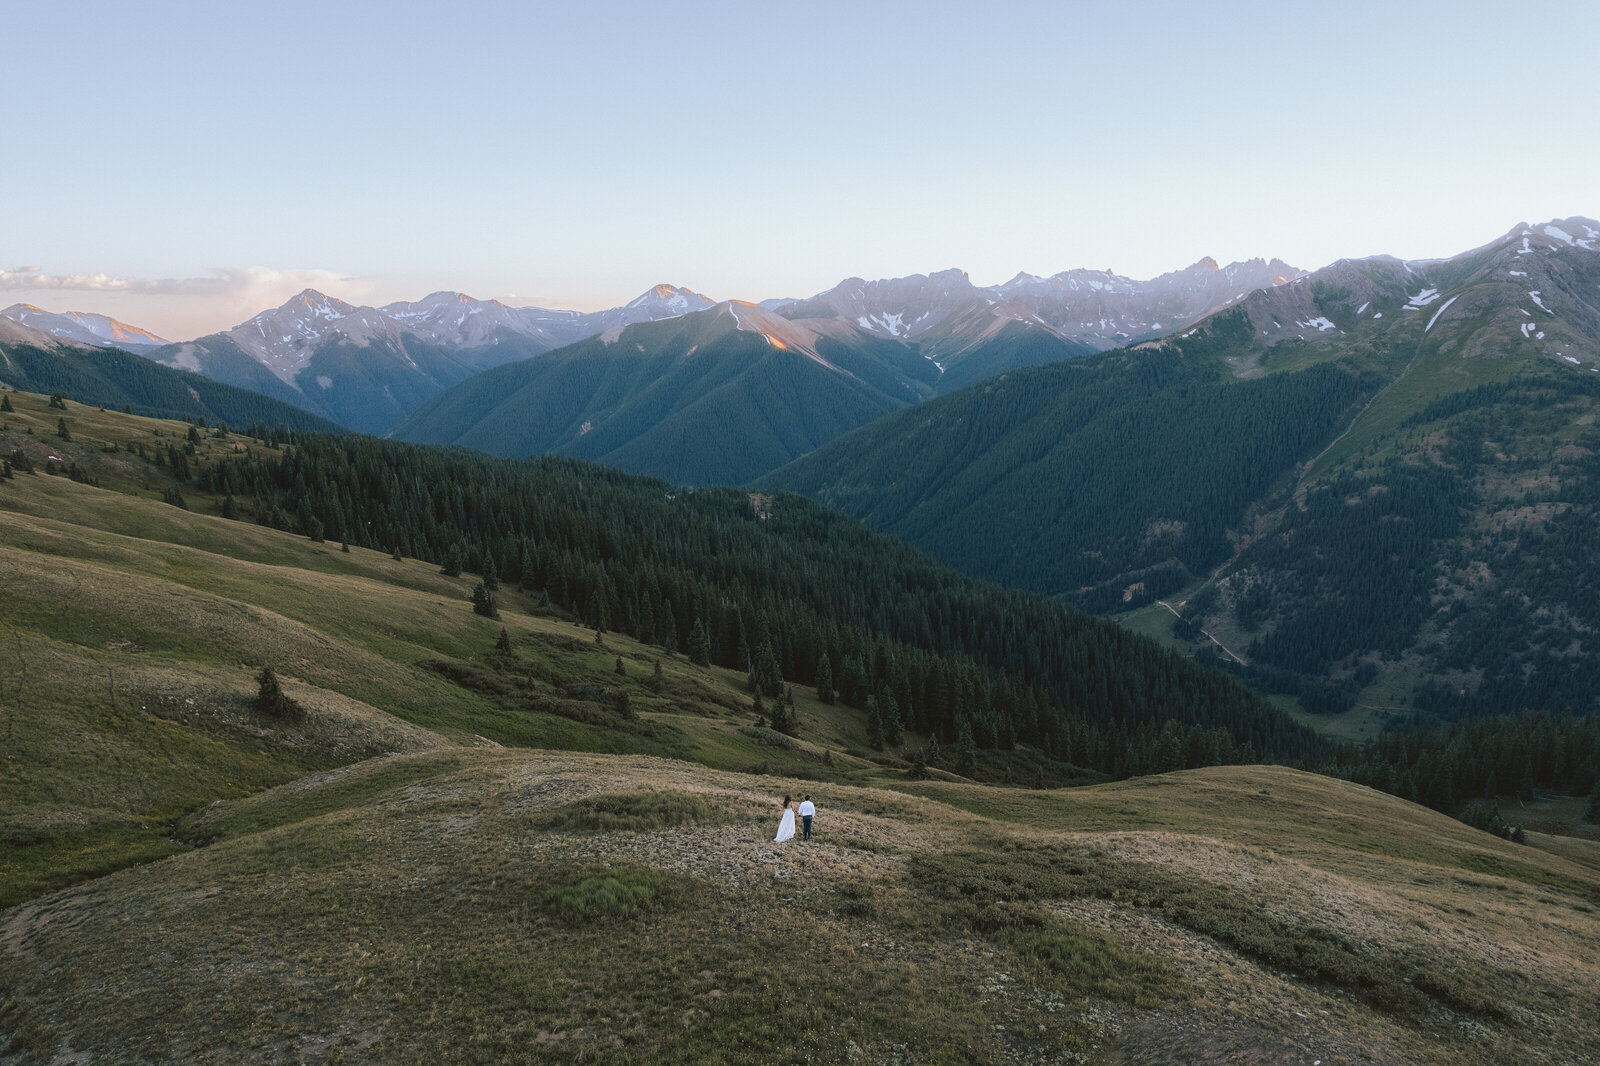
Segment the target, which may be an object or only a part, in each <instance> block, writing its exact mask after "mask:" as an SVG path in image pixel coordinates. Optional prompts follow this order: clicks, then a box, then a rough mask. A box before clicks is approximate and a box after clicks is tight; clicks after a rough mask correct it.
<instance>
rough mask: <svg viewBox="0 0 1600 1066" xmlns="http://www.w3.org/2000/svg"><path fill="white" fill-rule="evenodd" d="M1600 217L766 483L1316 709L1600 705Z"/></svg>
mask: <svg viewBox="0 0 1600 1066" xmlns="http://www.w3.org/2000/svg"><path fill="white" fill-rule="evenodd" d="M1597 402H1600V224H1597V223H1596V222H1594V221H1593V220H1590V219H1584V218H1572V219H1563V220H1555V221H1552V222H1549V223H1545V224H1539V225H1526V224H1522V225H1518V226H1516V227H1514V228H1513V229H1512V230H1511V231H1510V232H1508V233H1506V234H1505V235H1504V236H1502V237H1500V238H1499V239H1497V240H1494V241H1491V242H1490V243H1489V244H1486V245H1484V246H1483V247H1481V248H1477V249H1475V250H1473V251H1470V252H1466V253H1464V254H1461V255H1457V256H1454V257H1452V258H1449V259H1442V260H1430V261H1427V262H1401V261H1399V260H1396V259H1392V258H1386V257H1376V258H1371V259H1363V260H1346V261H1341V262H1338V263H1335V264H1333V265H1331V266H1328V267H1326V268H1324V269H1321V270H1318V271H1316V272H1314V273H1312V274H1310V275H1308V276H1305V277H1302V278H1299V279H1297V280H1295V281H1293V282H1292V283H1290V284H1287V285H1283V286H1278V287H1275V288H1271V289H1265V290H1261V291H1257V292H1255V293H1253V294H1252V295H1250V296H1248V297H1247V298H1246V299H1244V300H1243V301H1240V302H1239V303H1238V304H1236V305H1235V306H1233V307H1231V308H1229V309H1227V310H1225V311H1222V312H1219V313H1216V314H1213V315H1211V316H1210V317H1208V318H1206V319H1205V320H1203V321H1202V322H1201V323H1199V324H1198V325H1195V326H1193V327H1190V328H1188V329H1185V330H1181V331H1178V332H1176V333H1174V334H1171V335H1169V336H1167V337H1166V338H1164V339H1163V340H1161V341H1159V342H1150V343H1143V344H1136V345H1133V346H1130V347H1128V348H1125V349H1122V350H1119V351H1116V352H1113V353H1108V354H1105V355H1101V356H1097V357H1093V358H1085V359H1079V360H1075V361H1072V362H1070V363H1064V364H1060V365H1053V366H1047V367H1038V368H1032V369H1026V370H1019V371H1015V372H1012V373H1008V374H1005V375H1002V376H999V377H996V378H993V379H991V380H989V381H986V382H984V383H983V384H981V385H979V386H977V387H975V388H971V389H968V390H965V391H962V392H959V393H956V394H953V395H950V396H947V397H943V398H941V399H938V400H935V401H930V402H929V403H926V404H923V405H920V406H919V407H917V408H915V409H913V410H910V411H905V412H901V413H900V414H898V415H895V416H892V417H890V418H885V419H882V420H880V421H878V422H876V423H874V424H872V425H870V426H867V427H865V428H863V429H861V430H859V431H857V432H855V433H853V434H851V435H849V436H847V437H844V438H841V439H840V440H838V441H836V442H834V443H833V444H832V445H829V446H827V447H824V448H822V449H819V450H818V451H816V452H814V453H812V454H810V455H808V456H805V457H803V458H801V459H799V460H797V461H796V462H795V463H793V464H791V465H790V466H788V467H785V468H784V469H782V470H779V471H777V472H775V473H774V474H772V475H770V476H768V477H766V478H765V479H764V480H763V481H762V482H761V484H762V485H763V486H764V487H766V488H769V489H773V488H787V489H792V490H795V491H799V492H802V493H805V494H807V495H810V496H814V497H816V498H818V499H820V500H823V501H825V502H827V503H829V504H831V505H833V506H836V507H839V508H841V509H843V510H845V511H848V512H850V513H853V514H856V515H858V516H861V517H862V518H864V519H866V520H867V521H868V522H869V523H871V524H872V525H874V526H875V527H877V528H880V529H883V530H885V531H888V532H891V533H894V534H895V535H897V536H900V537H902V538H904V539H906V540H908V541H910V542H911V543H913V544H917V545H920V546H922V547H923V548H925V549H927V550H928V551H929V552H931V553H932V554H934V555H935V556H937V557H939V558H941V559H943V560H945V561H947V562H950V563H952V564H953V565H956V566H959V567H961V568H963V569H965V570H967V571H968V572H971V573H975V574H980V575H983V576H986V577H989V578H992V579H994V580H998V581H1002V582H1005V583H1008V584H1012V585H1015V586H1019V587H1025V588H1032V589H1036V590H1038V591H1041V592H1045V593H1049V594H1051V595H1057V596H1063V597H1067V598H1071V599H1073V600H1075V601H1077V602H1079V603H1081V604H1083V605H1085V606H1088V607H1090V608H1091V609H1093V610H1096V611H1102V612H1117V613H1119V614H1120V615H1121V616H1122V617H1123V618H1124V620H1125V621H1126V622H1127V624H1129V625H1132V626H1134V627H1136V628H1139V629H1141V630H1143V631H1146V632H1150V633H1152V634H1157V635H1160V636H1162V637H1163V638H1165V639H1169V640H1176V641H1177V642H1178V643H1179V644H1180V645H1181V646H1186V647H1187V648H1188V649H1189V650H1190V651H1192V652H1194V653H1196V654H1198V655H1200V656H1201V657H1202V658H1205V659H1207V660H1208V661H1211V662H1217V663H1225V664H1227V665H1228V666H1229V667H1230V668H1231V669H1234V670H1236V671H1238V672H1239V673H1241V674H1243V675H1245V676H1248V677H1250V678H1252V679H1253V680H1254V681H1255V683H1257V684H1258V685H1261V686H1264V687H1266V688H1268V689H1269V690H1271V691H1278V692H1284V693H1291V694H1294V695H1296V696H1298V697H1299V698H1300V700H1301V703H1302V704H1303V705H1304V706H1306V707H1307V708H1310V709H1313V710H1318V711H1325V712H1341V713H1347V714H1348V715H1349V720H1348V721H1347V722H1346V725H1347V726H1348V728H1349V730H1350V732H1351V733H1352V735H1362V734H1363V733H1365V735H1368V736H1370V735H1371V733H1370V730H1371V728H1372V722H1371V720H1370V719H1371V716H1372V715H1373V714H1380V715H1381V714H1383V713H1387V712H1403V711H1409V710H1411V709H1426V710H1429V711H1434V712H1437V713H1439V714H1442V715H1445V716H1447V717H1454V716H1457V715H1461V714H1468V713H1478V712H1495V711H1504V710H1515V709H1517V708H1519V707H1545V708H1550V709H1553V710H1559V709H1562V708H1571V709H1574V710H1579V711H1583V712H1592V711H1594V710H1596V709H1597V708H1600V690H1597V689H1596V687H1595V686H1594V684H1593V683H1592V678H1593V677H1594V676H1595V672H1596V670H1597V669H1600V641H1597V640H1596V633H1600V613H1597V607H1600V596H1597V595H1596V592H1597V589H1596V586H1595V581H1596V575H1597V574H1600V556H1597V555H1596V554H1595V552H1596V547H1595V544H1596V542H1595V538H1594V537H1593V536H1592V532H1593V530H1594V529H1595V526H1596V522H1597V521H1600V431H1597V430H1596V428H1595V421H1596V416H1597V414H1600V406H1597Z"/></svg>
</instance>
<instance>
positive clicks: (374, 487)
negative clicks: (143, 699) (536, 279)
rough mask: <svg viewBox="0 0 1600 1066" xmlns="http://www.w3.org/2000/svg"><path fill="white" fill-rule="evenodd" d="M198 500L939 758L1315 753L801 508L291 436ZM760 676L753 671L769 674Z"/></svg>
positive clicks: (1058, 617)
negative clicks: (620, 640)
mask: <svg viewBox="0 0 1600 1066" xmlns="http://www.w3.org/2000/svg"><path fill="white" fill-rule="evenodd" d="M197 476H198V479H199V483H200V485H201V487H202V488H204V489H207V490H209V491H212V492H216V493H218V494H223V495H225V496H231V497H235V498H237V499H239V500H242V501H253V504H254V514H255V515H256V516H257V520H258V521H263V522H266V523H268V524H271V525H275V526H278V527H280V528H284V529H293V530H297V531H300V532H305V531H307V530H312V529H316V528H318V525H320V529H321V532H322V533H323V536H325V537H326V538H327V539H329V540H335V539H338V540H343V541H346V542H348V543H350V544H354V545H361V546H364V547H368V548H373V549H377V550H382V551H386V552H388V551H393V550H398V551H399V552H400V553H402V554H405V555H409V556H414V557H417V558H421V559H425V560H429V561H433V562H443V561H446V560H452V561H453V560H455V559H459V560H460V561H461V563H462V565H463V568H464V569H465V570H467V571H469V572H472V573H477V574H483V575H487V574H490V573H493V574H494V575H496V576H497V577H498V579H499V580H501V581H504V582H507V583H512V584H517V585H520V587H522V588H523V589H524V590H526V591H528V592H530V593H533V594H541V593H542V594H546V595H548V597H549V599H550V601H551V602H552V603H553V604H555V605H557V606H559V607H561V608H563V609H565V610H567V611H569V612H571V613H572V614H573V615H575V616H576V617H578V618H579V619H581V620H582V621H584V622H585V623H587V624H589V625H593V626H597V627H601V628H604V629H611V630H616V631H620V632H625V633H628V634H630V635H632V636H635V637H637V638H638V639H640V640H643V641H645V642H648V643H655V644H661V645H663V646H665V647H667V648H668V649H670V650H672V651H674V652H683V653H687V654H689V655H691V657H695V658H704V659H706V660H708V661H711V662H715V663H717V664H718V665H722V666H728V667H734V668H737V669H741V670H751V671H752V672H754V670H755V668H756V666H757V664H762V663H765V662H767V661H769V660H770V662H771V664H772V665H775V667H776V669H777V671H778V672H779V674H781V676H782V678H783V680H784V681H786V682H789V683H801V684H806V685H815V684H817V680H818V673H819V670H825V671H826V672H827V675H828V677H829V678H830V679H831V681H830V682H829V683H828V684H827V685H826V687H828V688H830V689H836V690H837V692H838V694H839V699H840V700H841V701H842V702H845V703H848V704H851V705H853V706H856V707H861V708H863V709H866V708H868V707H870V708H871V709H872V710H874V711H875V712H876V713H877V716H878V718H879V720H880V727H881V728H882V730H883V731H884V733H885V735H892V733H893V729H894V726H895V724H896V722H895V721H889V720H887V719H886V715H892V716H894V718H895V719H896V720H897V721H898V723H901V724H903V725H905V726H906V727H909V728H912V729H914V730H916V731H918V732H922V733H928V734H931V735H933V736H935V737H936V738H937V739H938V740H939V742H940V743H941V744H946V743H957V742H959V741H960V740H961V738H962V736H963V733H964V732H965V733H967V734H970V736H971V737H972V738H973V741H974V742H975V743H976V745H977V746H978V747H980V748H989V749H996V748H999V749H1004V748H1009V747H1011V746H1012V745H1013V744H1014V743H1016V742H1018V741H1021V742H1024V743H1027V744H1030V745H1033V746H1036V747H1038V748H1040V749H1042V750H1044V751H1046V752H1048V753H1049V754H1051V755H1053V756H1055V757H1056V758H1059V759H1062V760H1065V761H1069V762H1072V763H1074V764H1076V765H1079V766H1082V767H1087V768H1092V769H1096V770H1099V771H1102V772H1104V773H1109V774H1113V775H1119V776H1121V775H1127V774H1132V773H1142V772H1150V771H1156V770H1166V769H1178V768H1182V767H1190V766H1200V765H1208V764H1215V763H1225V762H1240V761H1246V760H1253V759H1275V760H1281V761H1285V762H1296V763H1302V764H1304V763H1308V762H1312V761H1315V760H1316V759H1317V758H1318V757H1319V753H1320V752H1321V750H1322V749H1321V746H1320V744H1319V742H1318V741H1317V740H1316V739H1315V737H1314V736H1313V735H1312V734H1311V733H1310V732H1309V731H1307V730H1304V729H1303V728H1301V727H1298V726H1296V725H1294V724H1293V723H1292V722H1290V721H1289V720H1288V719H1287V718H1285V717H1284V716H1283V715H1281V714H1279V713H1278V712H1277V711H1276V710H1275V709H1274V708H1272V707H1271V706H1270V705H1269V704H1267V703H1266V702H1265V701H1264V700H1262V699H1261V698H1260V697H1259V696H1257V695H1256V694H1254V693H1252V692H1250V691H1249V690H1248V689H1246V688H1245V687H1244V686H1242V685H1240V684H1238V683H1237V682H1235V681H1233V680H1231V679H1229V678H1226V677H1225V676H1223V675H1221V674H1219V673H1217V672H1214V671H1208V670H1204V669H1202V668H1200V667H1197V666H1196V665H1194V664H1193V663H1190V662H1188V661H1186V660H1184V659H1183V658H1181V657H1180V656H1177V655H1174V654H1172V653H1170V652H1167V651H1165V650H1163V649H1161V648H1159V647H1158V646H1157V645H1155V644H1154V643H1152V642H1149V641H1147V640H1145V639H1143V638H1140V637H1136V636H1134V635H1132V634H1129V633H1127V632H1126V631H1124V630H1122V629H1121V628H1119V627H1117V626H1115V625H1112V624H1110V623H1107V622H1103V621H1100V620H1097V619H1093V618H1090V617H1089V616H1086V615H1084V614H1082V613H1081V612H1078V611H1076V610H1074V609H1072V608H1070V607H1065V606H1063V605H1061V604H1058V603H1056V602H1053V601H1050V600H1048V599H1045V598H1043V597H1039V596H1035V595H1031V594H1025V593H1019V592H1014V591H1009V590H1005V589H1001V588H997V587H995V586H990V585H985V584H982V583H979V582H976V581H973V580H971V579H968V578H965V577H962V576H961V575H959V574H957V573H956V572H954V571H952V570H949V569H946V568H944V567H942V566H938V565H936V564H934V563H932V562H931V561H929V560H927V559H926V558H925V557H923V556H921V555H919V554H918V553H916V552H915V551H913V550H911V549H909V548H907V547H905V546H904V545H902V544H900V543H899V542H897V541H894V540H892V539H890V538H887V537H884V536H881V535H878V534H874V533H871V532H869V531H868V530H866V529H865V528H864V527H863V526H861V525H860V524H859V523H857V522H854V521H852V520H850V519H847V518H844V517H842V516H840V515H837V514H834V513H831V512H829V511H826V510H824V509H823V508H821V507H819V506H816V505H814V504H811V503H809V502H807V501H805V500H803V499H800V498H798V497H792V496H780V497H777V498H775V499H766V498H761V500H760V501H759V502H760V505H759V506H757V505H756V504H755V503H753V501H752V497H751V496H750V495H749V494H748V493H745V492H742V491H738V490H733V489H699V490H687V491H686V490H675V489H673V488H672V487H671V486H668V485H667V484H665V483H663V482H660V481H655V480H651V479H646V478H639V477H633V476H629V475H624V474H620V473H617V472H614V471H610V470H606V469H604V468H599V467H594V466H590V465H588V464H584V463H580V462H576V461H572V460H563V459H553V458H544V459H537V460H527V461H516V460H504V459H494V458H490V457H487V456H483V455H479V454H477V453H470V452H465V451H460V450H439V449H430V448H422V447H417V446H413V445H401V444H395V443H392V442H386V441H378V440H373V439H371V438H361V437H348V438H335V437H327V436H315V435H313V436H306V437H303V438H298V439H297V441H296V443H295V444H294V445H293V446H291V447H288V448H285V449H283V450H282V451H281V452H279V453H276V454H269V455H249V456H237V457H230V458H227V459H224V460H221V461H220V462H218V463H217V464H216V465H214V466H210V467H207V468H205V469H204V470H202V471H201V472H200V473H199V474H198V475H197ZM765 669H766V667H765V666H763V671H765Z"/></svg>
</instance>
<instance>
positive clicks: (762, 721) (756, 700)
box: [750, 692, 767, 725]
mask: <svg viewBox="0 0 1600 1066" xmlns="http://www.w3.org/2000/svg"><path fill="white" fill-rule="evenodd" d="M750 713H752V714H754V715H755V716H756V724H757V725H766V724H767V705H766V704H764V703H762V702H761V693H759V692H756V693H752V694H751V696H750Z"/></svg>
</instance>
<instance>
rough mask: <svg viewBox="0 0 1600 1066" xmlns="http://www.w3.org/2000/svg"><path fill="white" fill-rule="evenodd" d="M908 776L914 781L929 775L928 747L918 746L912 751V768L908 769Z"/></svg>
mask: <svg viewBox="0 0 1600 1066" xmlns="http://www.w3.org/2000/svg"><path fill="white" fill-rule="evenodd" d="M906 776H907V777H909V778H911V780H913V781H921V780H922V779H923V778H925V777H927V776H928V749H927V748H918V749H917V750H916V751H914V752H912V753H911V768H910V769H909V770H907V771H906Z"/></svg>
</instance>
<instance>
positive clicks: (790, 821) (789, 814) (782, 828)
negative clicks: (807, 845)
mask: <svg viewBox="0 0 1600 1066" xmlns="http://www.w3.org/2000/svg"><path fill="white" fill-rule="evenodd" d="M816 814H817V808H816V807H815V806H814V805H813V804H812V802H811V797H810V796H807V797H806V798H805V799H803V800H801V801H800V832H801V834H802V835H801V837H800V839H801V840H810V839H811V819H812V818H814V817H816ZM794 815H795V810H794V802H793V799H792V798H791V797H789V796H785V797H783V820H782V821H780V822H779V823H778V835H777V836H775V837H773V838H772V842H773V843H774V844H777V843H781V842H783V841H785V840H790V839H792V838H793V837H794Z"/></svg>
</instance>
